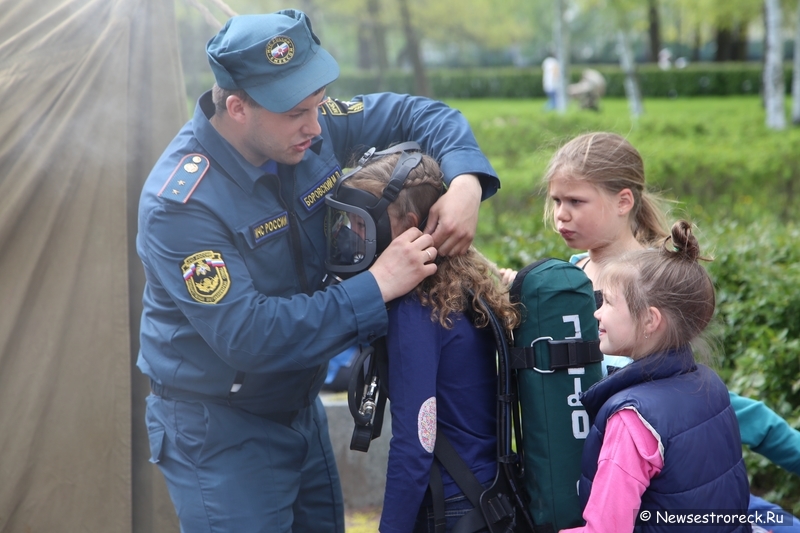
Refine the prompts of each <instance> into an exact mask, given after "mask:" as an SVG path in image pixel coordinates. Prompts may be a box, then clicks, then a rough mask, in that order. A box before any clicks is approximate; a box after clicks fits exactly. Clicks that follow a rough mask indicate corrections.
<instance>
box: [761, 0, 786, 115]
mask: <svg viewBox="0 0 800 533" xmlns="http://www.w3.org/2000/svg"><path fill="white" fill-rule="evenodd" d="M764 23H765V27H766V28H765V30H766V31H765V39H764V40H765V43H766V48H765V50H764V106H765V107H766V112H767V127H768V128H771V129H774V130H782V129H784V128H785V127H786V115H785V113H784V98H785V95H784V93H785V86H784V82H783V61H782V60H783V39H782V38H781V4H780V0H765V1H764Z"/></svg>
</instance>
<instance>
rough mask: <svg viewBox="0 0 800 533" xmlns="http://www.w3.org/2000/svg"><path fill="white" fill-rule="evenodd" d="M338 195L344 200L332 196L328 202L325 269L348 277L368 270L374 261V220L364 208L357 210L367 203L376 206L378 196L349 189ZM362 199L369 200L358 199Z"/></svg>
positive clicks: (344, 189)
mask: <svg viewBox="0 0 800 533" xmlns="http://www.w3.org/2000/svg"><path fill="white" fill-rule="evenodd" d="M338 192H339V194H338V195H337V196H339V197H340V198H341V200H342V201H339V200H334V199H333V198H332V197H330V196H329V197H327V198H326V199H325V203H326V205H327V212H326V215H325V237H326V240H327V258H326V260H325V266H326V267H327V269H328V271H330V272H332V273H333V274H336V275H337V276H340V277H342V278H347V277H350V276H352V275H354V274H358V273H359V272H363V271H364V270H366V269H368V268H369V267H370V266H371V265H372V263H373V262H374V261H375V258H376V255H377V250H378V232H377V228H376V226H375V221H374V220H373V219H372V215H370V214H369V213H368V212H367V211H366V210H365V209H363V208H361V207H358V205H359V204H361V205H363V202H364V201H370V200H371V201H372V202H373V203H374V202H375V197H374V196H372V195H371V194H369V193H367V192H365V191H362V190H359V189H351V188H347V187H341V188H340V189H339V191H338ZM360 196H366V197H367V198H361V199H359V198H358V197H360ZM359 200H361V201H359ZM351 202H352V203H351ZM354 204H355V205H354Z"/></svg>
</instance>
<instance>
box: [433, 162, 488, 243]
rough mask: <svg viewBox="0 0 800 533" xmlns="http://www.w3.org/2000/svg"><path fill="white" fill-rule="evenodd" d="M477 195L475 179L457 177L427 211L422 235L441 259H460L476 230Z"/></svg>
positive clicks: (479, 185)
mask: <svg viewBox="0 0 800 533" xmlns="http://www.w3.org/2000/svg"><path fill="white" fill-rule="evenodd" d="M481 194H482V190H481V183H480V181H479V180H478V177H477V176H475V175H474V174H461V175H459V176H456V177H455V178H453V180H452V181H451V182H450V187H449V188H448V189H447V192H446V193H445V194H443V195H442V197H441V198H439V200H438V201H437V202H436V203H435V204H433V207H431V211H430V213H429V214H428V224H427V225H426V226H425V233H430V234H431V235H432V236H433V240H434V242H435V243H436V247H437V249H438V250H439V253H440V254H441V255H444V256H447V255H461V254H464V253H466V252H467V250H468V249H469V247H470V245H471V244H472V239H474V238H475V231H476V229H477V227H478V210H479V209H480V206H481Z"/></svg>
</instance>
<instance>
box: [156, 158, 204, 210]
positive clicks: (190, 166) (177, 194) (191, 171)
mask: <svg viewBox="0 0 800 533" xmlns="http://www.w3.org/2000/svg"><path fill="white" fill-rule="evenodd" d="M209 166H210V165H209V162H208V158H207V157H206V156H204V155H202V154H189V155H187V156H184V158H183V159H181V162H180V163H178V166H177V167H175V170H173V171H172V175H171V176H170V177H169V179H168V180H167V182H166V183H165V184H164V186H163V187H162V188H161V191H160V192H159V193H158V195H159V196H160V197H162V198H165V199H167V200H170V201H172V202H178V203H181V204H185V203H186V202H187V201H188V200H189V197H190V196H191V195H192V193H193V192H194V190H195V189H196V188H197V185H199V184H200V180H201V179H203V176H205V175H206V172H208V168H209Z"/></svg>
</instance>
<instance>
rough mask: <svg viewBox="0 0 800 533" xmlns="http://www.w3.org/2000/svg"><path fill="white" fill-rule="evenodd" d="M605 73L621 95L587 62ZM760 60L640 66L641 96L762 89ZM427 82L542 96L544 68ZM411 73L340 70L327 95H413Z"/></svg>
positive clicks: (474, 93) (610, 71)
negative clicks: (678, 66)
mask: <svg viewBox="0 0 800 533" xmlns="http://www.w3.org/2000/svg"><path fill="white" fill-rule="evenodd" d="M584 68H585V66H582V65H573V66H572V68H571V70H570V72H571V78H572V81H577V80H578V79H579V78H580V74H581V71H582V70H583V69H584ZM591 68H594V69H596V70H598V71H600V72H601V73H603V75H604V76H605V77H606V80H607V83H608V87H607V92H606V94H607V96H613V97H621V96H625V89H624V85H623V82H624V80H625V75H624V74H623V72H622V71H621V70H620V68H619V67H617V66H611V65H600V66H597V65H591ZM761 70H762V66H761V63H697V64H690V65H689V66H688V67H686V68H684V69H674V68H673V69H671V70H666V71H664V70H661V69H659V68H658V67H657V66H656V65H653V64H647V65H640V66H639V67H638V68H637V77H638V79H639V85H640V88H641V90H642V94H643V96H645V97H648V96H672V97H678V96H723V95H734V94H758V92H759V90H760V88H761ZM784 75H785V79H786V91H787V94H788V93H789V91H790V90H791V89H790V88H791V76H792V71H791V66H790V65H787V66H786V67H785V68H784ZM428 82H429V84H430V86H431V90H432V91H433V93H434V96H435V97H437V98H543V97H544V92H543V91H542V71H541V69H540V68H538V67H531V68H511V67H500V68H481V69H436V70H429V71H428ZM413 87H414V82H413V77H412V75H411V73H408V72H401V71H391V72H389V73H387V74H386V76H385V77H384V80H383V82H382V83H381V82H379V80H378V79H377V78H376V77H375V74H374V73H372V72H343V73H342V75H341V77H340V78H339V79H338V80H337V81H336V82H334V83H333V84H332V85H331V87H330V90H329V91H328V93H329V94H331V95H334V96H338V97H342V98H348V97H350V96H352V95H354V94H363V93H368V92H376V91H381V90H388V91H393V92H399V93H413V92H414V89H413Z"/></svg>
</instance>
